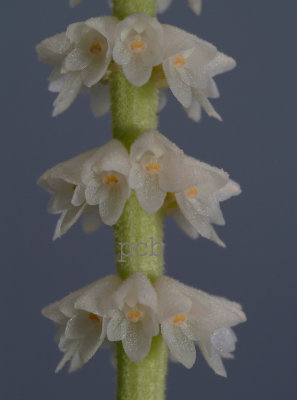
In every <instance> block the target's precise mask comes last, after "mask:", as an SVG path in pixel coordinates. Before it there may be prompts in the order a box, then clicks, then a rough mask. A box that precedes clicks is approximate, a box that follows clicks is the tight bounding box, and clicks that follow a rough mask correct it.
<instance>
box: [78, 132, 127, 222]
mask: <svg viewBox="0 0 297 400" xmlns="http://www.w3.org/2000/svg"><path fill="white" fill-rule="evenodd" d="M129 172H130V160H129V155H128V152H127V150H126V149H125V147H124V146H123V144H122V143H121V142H120V141H119V140H115V139H114V140H111V141H110V142H108V143H107V144H105V145H104V146H102V147H100V148H99V149H98V150H97V151H96V152H95V153H94V154H93V156H92V157H90V158H89V159H88V160H87V162H86V163H85V164H84V168H83V171H82V182H83V184H84V187H85V192H84V195H85V198H86V202H87V204H89V205H91V206H98V207H99V211H98V212H99V214H100V218H101V219H102V221H103V222H104V223H105V224H107V225H114V224H115V223H116V222H117V221H118V219H119V218H120V216H121V214H122V211H123V208H124V206H125V203H126V200H127V199H128V198H129V197H130V193H131V190H130V188H129V185H128V175H129Z"/></svg>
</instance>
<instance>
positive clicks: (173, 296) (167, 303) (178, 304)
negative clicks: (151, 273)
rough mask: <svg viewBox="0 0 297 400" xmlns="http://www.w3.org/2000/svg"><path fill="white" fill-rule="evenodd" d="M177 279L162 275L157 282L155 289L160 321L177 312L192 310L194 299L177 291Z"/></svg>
mask: <svg viewBox="0 0 297 400" xmlns="http://www.w3.org/2000/svg"><path fill="white" fill-rule="evenodd" d="M175 283H176V281H175V280H174V279H169V278H168V277H166V276H161V277H160V278H158V279H157V281H156V282H155V285H154V287H155V289H156V292H157V295H158V304H159V307H158V318H159V322H160V323H162V322H163V321H165V320H167V319H168V318H171V317H173V316H174V315H176V314H180V313H186V312H188V311H190V309H191V306H192V301H191V299H190V297H188V296H185V295H184V294H183V293H181V292H180V291H177V290H176V289H177V287H176V284H175Z"/></svg>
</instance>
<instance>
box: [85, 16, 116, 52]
mask: <svg viewBox="0 0 297 400" xmlns="http://www.w3.org/2000/svg"><path fill="white" fill-rule="evenodd" d="M85 24H86V25H87V26H88V27H90V28H93V29H95V30H96V31H97V32H99V33H100V34H101V35H103V36H104V37H105V38H106V40H107V42H108V50H107V53H108V57H109V58H111V54H110V53H111V47H112V44H113V42H114V33H115V28H116V26H117V24H118V19H117V18H116V17H113V16H111V15H107V16H103V17H95V18H90V19H88V20H87V21H86V22H85Z"/></svg>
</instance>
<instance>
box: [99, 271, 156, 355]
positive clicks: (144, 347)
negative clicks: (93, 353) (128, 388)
mask: <svg viewBox="0 0 297 400" xmlns="http://www.w3.org/2000/svg"><path fill="white" fill-rule="evenodd" d="M110 304H111V305H110V307H111V309H112V311H111V312H110V321H109V322H108V325H107V338H108V340H110V341H112V342H117V341H122V343H123V347H124V350H125V352H126V354H127V356H128V357H129V358H130V359H131V361H133V362H139V361H141V360H142V359H143V358H145V357H146V355H147V354H148V352H149V350H150V347H151V341H152V337H153V336H156V335H158V333H159V325H158V320H157V314H156V313H157V295H156V292H155V290H154V288H153V287H152V285H151V283H150V281H149V279H148V278H147V277H146V276H145V275H143V274H141V273H139V272H137V273H135V274H133V275H131V276H130V277H129V278H128V279H126V280H125V281H124V282H123V283H122V284H121V286H120V287H119V288H118V289H117V290H116V291H115V293H114V294H113V296H112V298H111V303H110Z"/></svg>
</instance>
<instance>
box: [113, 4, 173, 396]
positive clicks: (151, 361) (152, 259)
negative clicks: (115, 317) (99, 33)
mask: <svg viewBox="0 0 297 400" xmlns="http://www.w3.org/2000/svg"><path fill="white" fill-rule="evenodd" d="M155 11H156V0H113V13H114V15H115V16H116V17H118V18H120V19H122V18H125V17H127V16H128V15H130V14H132V13H135V12H142V13H146V14H149V15H151V16H155ZM110 88H111V114H112V128H113V137H114V138H116V139H119V140H121V142H122V143H123V144H124V145H125V146H126V147H127V149H128V150H129V149H130V147H131V144H132V143H133V142H134V141H135V140H136V139H137V137H138V136H139V135H141V134H142V133H143V132H144V131H145V130H149V129H157V125H158V119H157V108H158V89H157V86H156V84H155V82H154V81H153V80H151V81H149V82H148V83H147V84H146V85H144V86H142V87H135V86H133V85H131V84H130V83H129V82H128V81H127V79H126V78H125V76H124V75H123V73H122V72H121V71H117V70H115V71H114V72H112V74H111V77H110ZM114 234H115V249H116V259H117V271H118V274H119V275H120V277H121V278H122V279H126V278H127V277H128V276H130V275H131V274H133V273H134V272H137V271H140V272H142V273H144V274H146V275H147V276H148V278H149V279H150V280H151V281H152V282H153V281H154V280H155V279H156V278H157V277H158V276H160V275H162V274H163V272H164V258H163V250H164V249H163V247H164V245H163V216H162V213H161V212H158V213H156V214H154V215H148V214H147V213H146V212H145V211H144V210H143V209H142V208H141V207H140V205H139V203H138V200H137V198H136V195H135V193H134V192H133V193H132V195H131V197H130V198H129V200H128V201H127V202H126V205H125V209H124V211H123V214H122V216H121V218H120V219H119V221H118V223H117V224H116V225H115V228H114ZM117 372H118V391H117V400H164V397H165V380H166V372H167V348H166V345H165V343H164V341H163V339H162V337H161V336H158V337H154V338H153V340H152V346H151V350H150V352H149V354H148V356H147V357H146V358H145V359H144V360H142V361H141V362H140V363H133V362H132V361H130V360H129V358H128V357H127V356H126V354H125V352H124V350H123V347H122V344H121V343H120V344H118V347H117Z"/></svg>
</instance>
